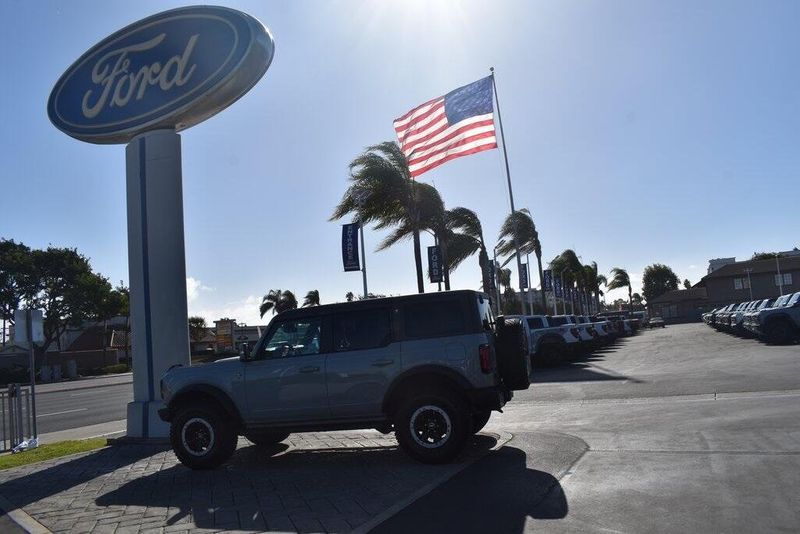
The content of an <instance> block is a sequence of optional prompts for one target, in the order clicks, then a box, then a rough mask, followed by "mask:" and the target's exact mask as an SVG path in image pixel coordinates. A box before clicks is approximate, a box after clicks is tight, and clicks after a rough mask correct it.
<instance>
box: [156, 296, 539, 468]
mask: <svg viewBox="0 0 800 534" xmlns="http://www.w3.org/2000/svg"><path fill="white" fill-rule="evenodd" d="M527 354H528V347H527V346H526V342H525V336H524V335H523V331H522V326H521V323H520V322H519V320H514V319H504V318H502V317H500V318H498V320H497V321H495V318H494V317H493V316H492V312H491V309H490V307H489V300H488V298H487V297H486V295H484V294H483V293H478V292H475V291H448V292H442V293H430V294H424V295H412V296H403V297H390V298H381V299H371V300H364V301H358V302H347V303H341V304H331V305H324V306H315V307H310V308H302V309H296V310H290V311H286V312H283V313H281V314H279V315H277V316H275V318H274V319H273V320H272V321H271V322H270V324H269V326H268V327H267V329H266V332H265V334H264V335H263V337H262V338H261V339H260V340H259V342H258V344H257V345H256V346H255V347H254V349H253V350H252V352H251V353H250V354H248V355H246V356H242V357H240V358H231V359H227V360H220V361H218V362H215V363H212V364H208V365H203V366H195V367H175V368H172V369H170V370H169V371H168V372H167V373H166V374H165V375H164V377H163V378H162V380H161V396H162V398H163V399H164V404H165V407H164V408H163V409H162V410H160V411H159V415H160V417H161V418H162V419H163V420H165V421H168V422H169V423H170V441H171V443H172V448H173V450H174V451H175V454H176V455H177V457H178V459H179V460H180V461H181V462H182V463H183V464H185V465H187V466H189V467H191V468H194V469H209V468H214V467H216V466H218V465H220V464H222V463H223V462H225V461H226V460H227V459H228V458H229V457H230V456H231V455H232V454H233V452H234V450H235V449H236V442H237V436H238V435H243V436H245V437H246V438H247V439H248V440H250V441H251V442H253V443H254V444H255V445H264V446H268V445H274V444H276V443H278V442H280V441H283V440H284V439H286V437H287V436H288V435H289V434H290V433H292V432H312V431H324V430H346V429H363V428H374V429H377V430H379V431H381V432H385V433H388V432H391V431H394V432H395V436H396V438H397V441H398V443H399V444H400V447H401V448H402V449H403V450H404V451H405V452H406V453H408V454H409V455H410V456H412V457H413V458H415V459H417V460H419V461H421V462H425V463H441V462H447V461H449V460H451V459H452V458H453V457H454V456H456V455H457V454H458V453H459V452H460V450H461V449H462V448H463V446H464V444H465V443H466V440H467V438H468V437H469V436H470V435H472V434H473V433H475V432H478V431H479V430H480V429H481V428H483V426H484V425H485V424H486V423H487V421H488V420H489V416H490V414H491V411H492V410H499V409H500V408H502V407H503V405H504V404H505V403H506V402H508V401H509V400H510V399H511V397H512V390H515V389H527V387H528V385H529V384H530V371H531V367H530V359H529V358H528V357H527Z"/></svg>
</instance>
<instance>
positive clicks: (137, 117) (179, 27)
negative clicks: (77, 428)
mask: <svg viewBox="0 0 800 534" xmlns="http://www.w3.org/2000/svg"><path fill="white" fill-rule="evenodd" d="M274 53H275V44H274V41H273V40H272V36H271V35H270V33H269V30H267V28H265V27H264V25H263V24H261V22H259V21H258V20H256V19H255V18H253V17H251V16H250V15H247V14H246V13H242V12H241V11H237V10H234V9H229V8H224V7H216V6H189V7H181V8H177V9H172V10H169V11H164V12H162V13H158V14H156V15H152V16H150V17H147V18H145V19H143V20H140V21H138V22H135V23H133V24H130V25H128V26H127V27H125V28H123V29H121V30H119V31H117V32H115V33H114V34H112V35H110V36H108V37H106V38H105V39H104V40H102V41H100V42H99V43H98V44H96V45H95V46H93V47H92V48H90V49H89V50H88V51H87V52H86V53H84V54H83V55H82V56H81V57H80V58H78V60H77V61H76V62H75V63H73V64H72V66H70V67H69V68H68V69H67V70H66V71H65V72H64V74H63V75H62V76H61V78H59V80H58V81H57V82H56V84H55V86H54V87H53V90H52V92H51V93H50V98H49V100H48V102H47V114H48V116H49V118H50V121H51V122H52V123H53V125H54V126H55V127H56V128H58V129H59V130H61V131H63V132H64V133H66V134H67V135H69V136H71V137H74V138H75V139H78V140H81V141H86V142H88V143H96V144H126V145H127V147H126V150H125V156H126V159H125V163H126V176H127V202H128V209H127V215H128V270H129V277H130V301H131V302H130V304H131V333H132V338H133V344H132V346H133V402H131V403H129V404H128V436H129V437H135V438H145V439H147V438H161V437H166V436H167V435H168V433H169V426H168V425H167V423H165V422H164V421H161V420H160V417H159V416H158V410H159V409H160V408H161V407H162V406H163V403H162V401H161V394H160V389H159V382H160V379H161V376H162V375H163V374H164V373H165V372H166V371H167V370H168V369H169V368H171V367H173V366H175V365H187V366H188V365H190V358H189V333H188V325H187V316H188V313H187V304H186V260H185V251H184V237H183V184H182V172H181V140H180V135H178V132H180V131H182V130H185V129H186V128H189V127H191V126H194V125H195V124H198V123H200V122H202V121H204V120H206V119H208V118H209V117H212V116H213V115H215V114H217V113H219V112H220V111H222V110H223V109H225V108H226V107H228V106H229V105H231V104H233V103H234V102H235V101H236V100H238V99H239V98H241V97H242V96H243V95H244V94H245V93H247V92H248V91H249V90H250V89H251V88H252V87H253V86H254V85H255V84H256V83H257V82H258V80H260V79H261V77H262V76H263V75H264V73H265V72H266V71H267V69H268V68H269V65H270V63H271V62H272V57H273V55H274Z"/></svg>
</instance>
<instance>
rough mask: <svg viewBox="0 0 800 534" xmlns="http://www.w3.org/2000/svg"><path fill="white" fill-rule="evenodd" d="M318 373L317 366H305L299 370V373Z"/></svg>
mask: <svg viewBox="0 0 800 534" xmlns="http://www.w3.org/2000/svg"><path fill="white" fill-rule="evenodd" d="M318 371H319V366H317V365H306V366H305V367H301V368H300V372H301V373H316V372H318Z"/></svg>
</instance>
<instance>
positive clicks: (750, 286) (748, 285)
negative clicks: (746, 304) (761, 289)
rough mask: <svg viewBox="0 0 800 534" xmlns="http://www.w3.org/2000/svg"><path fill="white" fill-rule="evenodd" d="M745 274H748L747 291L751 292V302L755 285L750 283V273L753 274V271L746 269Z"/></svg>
mask: <svg viewBox="0 0 800 534" xmlns="http://www.w3.org/2000/svg"><path fill="white" fill-rule="evenodd" d="M744 272H746V273H747V289H749V290H750V301H751V302H752V301H753V284H751V283H750V273H751V272H753V269H745V270H744Z"/></svg>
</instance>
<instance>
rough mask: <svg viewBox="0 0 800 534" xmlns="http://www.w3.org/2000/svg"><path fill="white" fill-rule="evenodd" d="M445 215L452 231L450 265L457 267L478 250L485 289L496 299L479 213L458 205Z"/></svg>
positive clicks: (448, 226)
mask: <svg viewBox="0 0 800 534" xmlns="http://www.w3.org/2000/svg"><path fill="white" fill-rule="evenodd" d="M445 217H446V223H447V229H448V230H450V231H451V232H452V235H450V236H449V239H448V241H449V242H448V267H449V268H450V269H455V268H456V267H457V266H458V265H459V264H460V263H461V262H462V261H464V260H465V259H467V258H468V257H470V256H472V255H473V254H475V253H476V252H477V253H478V265H479V266H480V269H481V281H482V286H483V290H484V291H486V292H487V293H489V295H490V299H492V300H493V299H495V294H496V287H495V281H494V280H492V274H491V268H490V263H489V253H488V252H487V251H486V242H485V241H484V239H483V227H482V226H481V221H480V219H479V218H478V215H477V214H476V213H475V212H474V211H472V210H470V209H467V208H461V207H458V208H453V209H451V210H448V211H447V212H446V215H445ZM497 309H499V308H497Z"/></svg>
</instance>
